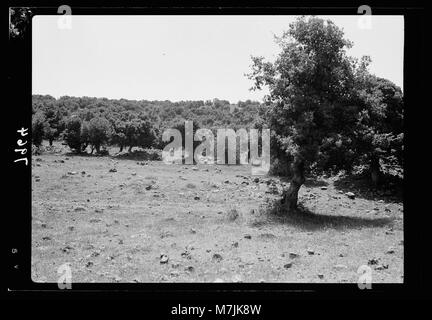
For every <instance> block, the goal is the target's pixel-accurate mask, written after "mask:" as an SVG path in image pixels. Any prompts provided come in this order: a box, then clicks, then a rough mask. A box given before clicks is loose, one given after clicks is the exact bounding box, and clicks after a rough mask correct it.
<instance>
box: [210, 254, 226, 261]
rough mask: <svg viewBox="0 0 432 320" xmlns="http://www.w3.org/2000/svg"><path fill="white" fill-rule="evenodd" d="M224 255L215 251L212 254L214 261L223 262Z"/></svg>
mask: <svg viewBox="0 0 432 320" xmlns="http://www.w3.org/2000/svg"><path fill="white" fill-rule="evenodd" d="M222 259H223V258H222V256H221V255H220V254H219V253H215V254H213V256H212V261H213V262H221V261H222Z"/></svg>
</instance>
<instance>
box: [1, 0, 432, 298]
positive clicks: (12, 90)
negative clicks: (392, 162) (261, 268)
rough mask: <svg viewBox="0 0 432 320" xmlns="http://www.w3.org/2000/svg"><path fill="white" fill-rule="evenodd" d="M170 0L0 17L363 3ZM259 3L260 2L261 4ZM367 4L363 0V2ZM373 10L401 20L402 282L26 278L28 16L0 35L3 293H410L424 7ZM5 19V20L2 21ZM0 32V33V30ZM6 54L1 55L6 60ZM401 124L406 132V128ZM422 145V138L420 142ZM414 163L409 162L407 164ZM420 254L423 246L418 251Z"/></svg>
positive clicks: (418, 229) (418, 227)
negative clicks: (23, 151)
mask: <svg viewBox="0 0 432 320" xmlns="http://www.w3.org/2000/svg"><path fill="white" fill-rule="evenodd" d="M176 3H177V5H173V3H172V2H170V3H168V2H166V3H165V2H162V1H147V2H142V3H131V4H127V2H122V3H120V2H118V3H117V4H115V3H107V2H104V3H103V4H102V3H101V2H100V1H85V2H82V3H70V2H64V3H61V2H59V3H53V2H51V3H47V1H45V2H44V1H32V2H31V5H28V3H24V2H20V1H10V2H8V4H7V7H6V8H4V10H3V17H4V18H6V19H8V13H7V12H8V9H9V7H21V6H23V4H24V6H25V7H30V9H31V11H32V13H33V15H59V14H58V13H57V9H58V7H59V6H60V5H63V4H67V5H69V6H70V7H71V8H72V10H73V12H72V13H73V14H75V15H159V14H164V15H170V14H175V15H184V14H188V15H189V14H192V15H233V14H236V15H237V14H248V15H263V14H265V15H302V14H304V15H324V14H325V15H347V14H350V15H356V14H357V8H358V7H359V6H360V5H361V4H363V3H358V2H354V1H344V2H341V1H340V2H338V3H335V2H334V1H333V3H332V2H322V3H306V2H300V1H285V2H283V5H282V4H276V3H269V2H263V4H261V5H259V4H257V3H256V2H254V4H253V5H252V4H251V3H249V4H246V3H242V2H236V3H235V4H227V3H225V4H224V3H222V2H217V3H215V4H211V3H210V2H207V3H205V4H203V2H197V1H195V2H194V3H191V2H182V4H181V5H180V4H179V3H178V2H176ZM264 3H265V4H264ZM364 4H367V3H364ZM368 5H370V6H371V8H372V14H373V15H403V16H404V20H405V22H404V25H405V35H404V39H405V40H404V43H405V48H404V101H405V115H404V119H405V120H404V121H405V123H406V130H405V142H404V148H405V149H404V152H405V161H404V163H405V164H404V200H403V203H404V228H405V229H404V283H403V284H373V287H372V289H371V290H366V289H365V290H360V289H359V288H358V285H357V284H356V283H354V284H345V283H344V284H319V283H313V284H312V283H310V284H307V283H304V284H302V283H73V284H72V289H71V290H60V289H59V288H58V285H57V283H34V282H33V281H32V280H31V219H32V213H31V183H32V181H31V168H32V164H31V161H32V160H31V148H29V150H28V153H27V157H28V165H27V166H25V165H24V163H22V162H18V163H14V160H16V159H17V157H18V155H17V154H16V152H15V151H14V149H15V148H16V146H17V140H18V139H23V138H21V137H20V135H19V133H18V132H17V130H19V129H21V128H28V130H29V135H28V136H27V138H28V140H29V141H30V137H31V108H32V107H31V100H32V65H31V63H32V39H31V35H32V28H31V23H29V24H28V27H27V29H26V31H25V33H24V34H23V35H22V37H18V38H10V37H8V36H7V35H6V38H7V39H6V41H7V57H6V58H4V59H5V60H4V62H5V64H6V65H7V87H6V95H7V97H8V101H7V104H6V105H4V106H3V108H4V109H5V110H7V111H6V112H7V116H6V117H5V118H4V120H6V121H5V122H6V124H7V125H6V129H5V130H6V137H7V162H8V164H7V170H6V172H7V173H8V176H10V178H7V179H5V180H4V182H5V185H6V189H7V193H8V196H7V198H6V199H7V202H8V204H9V205H8V206H7V207H8V208H9V209H6V210H4V211H3V210H2V211H3V216H6V219H7V223H6V224H4V226H5V229H6V230H5V231H6V232H4V234H3V236H4V237H5V242H4V243H5V244H6V252H5V253H6V259H4V260H3V261H4V262H3V263H4V264H5V266H6V279H5V283H4V288H2V289H3V290H2V291H3V293H5V295H6V296H7V297H22V296H35V297H39V298H40V297H46V296H50V297H55V298H62V297H71V296H72V297H75V296H78V295H80V296H90V295H92V296H95V295H104V296H108V297H110V296H112V295H113V294H125V295H128V296H131V297H140V298H142V297H146V298H149V299H155V298H161V297H170V298H172V299H176V303H179V302H178V301H180V300H182V299H188V298H195V299H207V298H211V297H216V296H218V297H220V296H223V299H225V300H228V299H234V298H242V299H244V298H260V299H271V300H274V299H288V298H290V299H291V298H293V299H296V298H328V297H338V298H350V297H357V298H388V297H415V296H420V295H421V294H422V293H423V291H426V290H427V284H426V283H425V281H426V280H427V279H426V278H427V277H426V270H427V269H426V265H425V264H426V262H425V261H424V259H423V258H422V257H421V256H422V255H423V256H424V253H422V252H424V251H423V250H425V249H424V247H423V246H424V245H425V243H424V238H423V237H425V235H427V233H426V228H427V226H428V224H427V223H425V221H424V220H423V218H424V216H425V215H427V211H428V210H427V209H423V210H421V209H420V208H418V207H416V206H418V205H419V201H418V200H415V199H412V198H410V195H409V192H410V191H412V190H410V187H409V185H408V183H410V184H413V183H415V177H417V176H418V173H417V172H416V171H417V170H419V168H418V167H417V166H416V165H413V162H412V161H411V159H410V158H411V157H413V158H414V159H416V157H415V156H412V155H410V156H409V155H408V154H409V153H410V152H412V151H413V152H414V151H415V147H414V146H413V142H415V141H417V137H415V135H416V133H415V131H416V129H415V128H414V131H411V129H409V130H408V127H409V126H413V127H417V126H418V123H417V119H416V117H415V114H414V113H418V112H420V107H421V106H422V105H423V106H424V107H426V106H427V105H426V104H422V101H423V95H424V91H423V70H424V62H423V59H424V57H423V50H424V36H425V28H424V27H425V26H424V9H423V8H422V6H421V5H419V4H415V3H414V2H412V1H411V2H408V1H405V2H404V3H402V2H400V1H399V2H398V1H392V2H383V1H382V2H381V3H378V4H373V3H370V4H368ZM4 25H5V24H4ZM4 36H5V34H4ZM6 59H7V60H6ZM408 131H409V132H408ZM426 147H427V146H423V148H424V149H423V150H425V148H426ZM413 167H416V168H413ZM426 254H427V255H428V254H429V253H428V252H426Z"/></svg>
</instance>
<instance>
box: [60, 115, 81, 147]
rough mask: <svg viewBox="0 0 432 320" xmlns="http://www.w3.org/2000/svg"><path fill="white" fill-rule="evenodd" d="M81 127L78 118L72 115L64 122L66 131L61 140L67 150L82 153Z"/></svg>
mask: <svg viewBox="0 0 432 320" xmlns="http://www.w3.org/2000/svg"><path fill="white" fill-rule="evenodd" d="M81 126H82V121H81V119H80V118H79V117H78V116H75V115H74V116H72V117H70V118H69V119H68V120H67V121H66V129H65V132H64V135H63V138H64V140H65V141H66V143H67V144H68V146H69V148H71V149H72V151H75V152H81V151H82V138H81Z"/></svg>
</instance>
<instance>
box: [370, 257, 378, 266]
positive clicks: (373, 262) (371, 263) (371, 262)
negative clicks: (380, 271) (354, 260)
mask: <svg viewBox="0 0 432 320" xmlns="http://www.w3.org/2000/svg"><path fill="white" fill-rule="evenodd" d="M378 262H379V258H378V259H376V258H372V259H369V260H368V265H370V266H373V265H377V264H378Z"/></svg>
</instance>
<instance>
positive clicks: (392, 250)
mask: <svg viewBox="0 0 432 320" xmlns="http://www.w3.org/2000/svg"><path fill="white" fill-rule="evenodd" d="M386 253H387V254H393V253H395V250H394V249H393V248H392V247H390V248H388V250H387V251H386Z"/></svg>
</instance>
